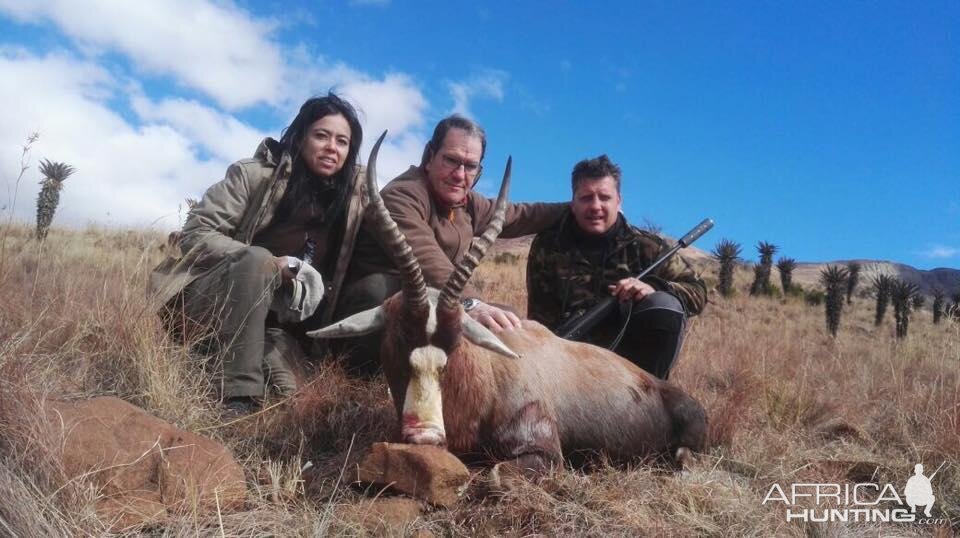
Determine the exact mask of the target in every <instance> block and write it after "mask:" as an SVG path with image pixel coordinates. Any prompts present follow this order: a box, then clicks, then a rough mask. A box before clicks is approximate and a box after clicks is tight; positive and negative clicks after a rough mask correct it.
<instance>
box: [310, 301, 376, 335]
mask: <svg viewBox="0 0 960 538" xmlns="http://www.w3.org/2000/svg"><path fill="white" fill-rule="evenodd" d="M385 323H386V318H385V317H384V315H383V305H380V306H378V307H376V308H371V309H370V310H364V311H363V312H358V313H356V314H354V315H352V316H350V317H347V318H344V319H342V320H340V321H338V322H336V323H334V324H333V325H327V326H326V327H323V328H322V329H317V330H315V331H309V332H308V333H307V336H309V337H311V338H345V337H348V336H363V335H365V334H370V333H372V332H376V331H379V330H380V329H382V328H383V326H384V324H385Z"/></svg>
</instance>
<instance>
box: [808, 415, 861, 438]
mask: <svg viewBox="0 0 960 538" xmlns="http://www.w3.org/2000/svg"><path fill="white" fill-rule="evenodd" d="M814 431H815V432H816V433H817V434H818V435H820V436H821V437H823V438H824V439H841V438H844V437H846V438H849V439H852V440H855V441H864V440H866V439H867V435H866V434H865V433H864V432H863V430H861V429H860V428H859V427H857V426H856V425H855V424H851V423H849V422H847V421H846V420H844V419H842V418H831V419H829V420H826V421H824V422H821V423H820V424H817V425H816V427H815V428H814Z"/></svg>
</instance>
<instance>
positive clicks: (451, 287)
mask: <svg viewBox="0 0 960 538" xmlns="http://www.w3.org/2000/svg"><path fill="white" fill-rule="evenodd" d="M512 168H513V157H508V158H507V168H506V169H505V170H504V171H503V181H502V182H501V183H500V194H498V195H497V204H496V206H495V209H494V212H493V217H491V218H490V224H488V225H487V228H486V229H485V230H484V231H483V233H482V234H480V235H479V236H478V237H474V238H473V242H472V243H470V250H468V251H467V253H466V254H464V255H463V259H462V260H460V263H458V264H457V266H456V267H454V268H453V273H451V274H450V278H448V279H447V283H446V284H445V285H444V286H443V290H441V291H440V296H439V298H438V299H437V303H438V304H440V305H441V306H442V307H444V308H448V309H455V308H457V306H458V303H459V302H460V294H461V293H463V288H464V286H466V285H467V281H468V280H470V275H472V274H473V270H474V269H476V268H477V266H478V265H480V260H482V259H483V255H484V254H486V253H487V249H488V248H490V245H492V244H493V242H494V241H496V240H497V236H498V235H500V232H501V231H502V230H503V221H504V219H505V217H506V214H507V191H509V190H510V170H511V169H512Z"/></svg>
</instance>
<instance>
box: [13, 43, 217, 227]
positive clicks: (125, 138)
mask: <svg viewBox="0 0 960 538" xmlns="http://www.w3.org/2000/svg"><path fill="white" fill-rule="evenodd" d="M0 72H3V73H4V75H5V76H4V77H2V78H0V100H2V102H4V103H7V104H8V105H9V106H8V107H7V110H6V111H5V113H4V115H5V117H4V129H3V130H2V131H0V148H2V152H0V172H2V176H0V177H3V180H4V182H5V184H6V189H5V190H6V192H11V191H12V189H13V185H12V183H13V182H15V180H16V176H15V172H16V171H17V170H19V158H20V151H19V146H20V145H21V144H22V143H23V141H24V139H25V138H26V136H27V135H28V134H30V133H32V132H34V131H37V132H39V133H40V140H39V141H38V142H37V143H36V144H34V147H33V152H32V157H33V159H32V160H33V165H34V166H33V167H31V169H30V170H28V172H27V173H26V174H25V176H24V179H23V182H22V183H21V185H20V189H19V194H18V197H17V201H16V215H17V216H19V217H20V218H23V219H26V220H32V218H33V204H34V201H35V199H36V194H37V192H38V190H39V185H38V182H39V179H40V177H39V174H38V173H37V169H36V162H37V161H38V160H39V159H40V158H48V159H50V160H53V161H64V162H67V163H69V164H71V165H73V166H74V167H75V168H76V169H77V171H76V173H75V174H74V175H73V176H71V177H70V178H69V179H68V180H67V181H66V182H65V184H64V188H63V192H62V194H61V202H60V209H59V211H58V214H57V220H56V221H55V222H56V223H58V224H83V223H86V222H90V221H99V222H108V223H109V222H112V223H123V224H133V225H148V224H151V223H153V222H154V221H157V222H159V223H160V224H161V225H162V226H164V227H166V228H170V227H173V226H175V225H176V224H177V215H176V212H177V206H178V205H179V203H180V202H181V201H182V200H183V198H184V197H185V196H195V195H197V194H199V193H201V192H203V189H204V188H205V187H206V186H207V185H209V184H210V183H212V181H213V180H216V179H217V178H218V176H222V174H223V171H224V169H225V166H226V164H227V162H226V161H221V160H217V159H213V160H208V161H204V160H200V159H198V158H197V157H196V156H195V153H194V151H193V150H192V149H191V146H192V142H191V141H190V140H189V139H188V138H186V137H185V136H183V135H182V134H180V133H178V132H177V131H176V130H174V129H172V128H171V127H169V126H165V125H150V126H145V127H136V126H134V125H131V124H130V123H128V122H127V121H126V120H125V119H124V118H122V117H121V116H120V115H118V114H117V113H116V112H114V111H112V110H110V108H109V107H108V106H107V105H106V102H107V101H108V100H109V99H110V98H111V97H112V96H113V94H114V92H115V91H116V90H117V88H118V87H119V84H118V83H117V82H116V81H115V80H114V79H112V78H111V77H109V76H108V75H107V74H106V72H104V71H103V70H102V69H101V68H100V67H98V66H96V65H94V64H91V63H90V62H86V61H79V60H76V59H71V58H70V57H67V56H63V55H48V56H45V57H35V56H29V55H23V54H11V53H10V52H9V51H0ZM11 202H12V200H10V199H9V198H7V199H5V200H4V203H3V205H8V206H9V205H10V203H11ZM8 209H9V208H8Z"/></svg>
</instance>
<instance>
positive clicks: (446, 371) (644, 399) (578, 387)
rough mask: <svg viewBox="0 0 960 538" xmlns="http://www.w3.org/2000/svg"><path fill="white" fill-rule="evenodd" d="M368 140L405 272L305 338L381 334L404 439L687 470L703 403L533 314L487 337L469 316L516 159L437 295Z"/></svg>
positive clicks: (377, 205) (546, 459) (698, 442)
mask: <svg viewBox="0 0 960 538" xmlns="http://www.w3.org/2000/svg"><path fill="white" fill-rule="evenodd" d="M384 136H386V133H384V134H383V135H381V137H380V139H379V140H377V143H376V144H375V145H374V147H373V151H372V152H371V154H370V162H369V163H368V165H367V178H366V180H367V182H368V183H367V184H368V187H369V192H370V194H371V199H372V200H371V206H372V209H371V210H372V211H374V212H375V215H376V217H375V219H376V225H377V227H378V234H379V235H380V236H381V239H382V240H383V241H382V243H383V244H384V245H385V247H386V248H387V249H389V250H390V253H391V255H392V256H393V258H394V260H395V262H396V264H397V266H398V267H399V268H400V271H401V273H402V278H403V284H402V289H401V291H400V292H398V293H397V294H395V295H394V296H392V297H390V298H389V299H387V300H386V301H384V303H383V305H381V306H379V307H376V308H373V309H371V310H367V311H365V312H361V313H358V314H355V315H353V316H350V317H348V318H346V319H344V320H342V321H340V322H338V323H335V324H333V325H330V326H328V327H325V328H322V329H319V330H316V331H313V332H311V333H310V335H311V336H313V337H320V338H339V337H347V336H358V335H363V334H368V333H371V332H373V331H376V330H383V347H382V349H381V363H382V366H383V370H384V373H385V374H386V377H387V380H388V383H389V385H390V390H391V393H392V395H393V399H394V404H395V406H396V409H397V413H398V415H399V418H400V420H401V424H400V436H401V440H402V441H403V442H407V443H413V444H433V445H446V446H447V448H448V449H449V450H450V451H451V452H453V453H454V454H456V455H458V456H461V457H465V458H472V457H478V456H479V457H488V458H492V459H495V460H511V461H513V462H515V463H516V464H517V465H519V466H520V467H521V468H522V469H533V470H538V471H539V470H543V469H545V468H547V467H549V466H551V465H553V464H557V463H561V462H562V461H563V456H564V455H565V454H567V455H570V454H572V453H575V452H581V451H589V452H602V453H605V454H606V455H607V456H608V457H609V458H611V459H613V460H619V461H622V460H626V459H633V458H639V457H645V456H653V455H659V454H669V455H672V456H673V457H674V458H676V459H677V460H678V462H679V463H680V464H681V465H682V464H683V460H684V459H685V458H686V457H687V456H688V455H689V454H690V451H691V450H700V449H702V448H703V446H704V442H705V438H706V416H705V413H704V411H703V408H702V407H701V406H700V404H699V403H698V402H697V401H696V400H694V399H693V398H691V397H690V396H688V395H687V394H685V393H684V392H683V391H681V390H680V389H679V388H678V387H676V386H675V385H672V384H670V383H667V382H664V381H661V380H659V379H657V378H655V377H653V376H652V375H650V374H648V373H647V372H645V371H644V370H642V369H640V368H639V367H637V366H636V365H634V364H632V363H630V362H629V361H627V360H626V359H623V358H621V357H619V356H618V355H616V354H614V353H613V352H611V351H607V350H605V349H602V348H599V347H596V346H592V345H589V344H583V343H579V342H570V341H567V340H563V339H561V338H559V337H557V336H555V335H554V334H553V333H551V332H550V331H549V330H548V329H547V328H545V327H544V326H542V325H540V324H539V323H537V322H535V321H530V320H524V321H523V327H522V328H521V329H517V330H512V331H504V332H500V333H499V335H494V334H493V333H492V332H490V331H489V330H488V329H486V328H485V327H484V326H483V325H481V324H480V323H478V322H477V321H474V320H473V319H472V318H470V317H469V316H467V315H466V314H465V313H464V311H463V308H462V307H461V304H460V294H461V292H462V290H463V288H464V286H465V285H466V283H467V280H468V279H469V278H470V275H471V274H472V273H473V270H474V269H475V268H476V266H477V265H478V264H479V263H480V260H481V258H482V257H483V255H484V253H485V252H486V250H487V249H488V248H489V247H490V245H491V244H492V243H493V241H494V240H495V239H496V237H497V235H498V234H499V233H500V230H501V228H502V226H503V219H504V213H505V210H506V198H507V196H506V194H507V190H508V188H509V183H510V169H511V160H508V161H507V167H506V170H505V172H504V178H503V183H502V184H501V187H500V194H499V196H498V198H497V203H496V212H495V214H494V217H493V218H492V219H491V222H490V224H489V225H488V226H487V228H486V229H485V231H484V232H483V234H482V235H481V236H480V237H477V238H475V239H474V241H473V244H472V245H471V247H470V250H469V252H468V253H467V254H466V255H465V256H464V257H463V259H462V260H461V261H460V263H459V264H458V265H457V266H456V267H455V269H454V272H453V274H452V275H451V276H450V278H449V280H448V281H447V283H446V285H445V286H444V287H443V289H442V290H441V291H439V292H437V291H436V290H433V289H428V288H427V286H426V284H425V283H424V280H423V275H422V274H421V271H420V266H419V264H418V263H417V260H416V258H415V257H414V255H413V252H412V251H411V249H410V247H409V245H408V244H407V242H406V239H405V238H404V236H403V234H401V233H400V231H399V230H398V229H397V225H396V223H394V222H393V220H392V219H391V217H390V214H389V212H388V211H387V209H386V207H384V205H383V200H382V199H381V198H380V196H379V193H378V189H377V181H376V160H377V153H378V151H379V148H380V144H381V143H382V142H383V139H384Z"/></svg>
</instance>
